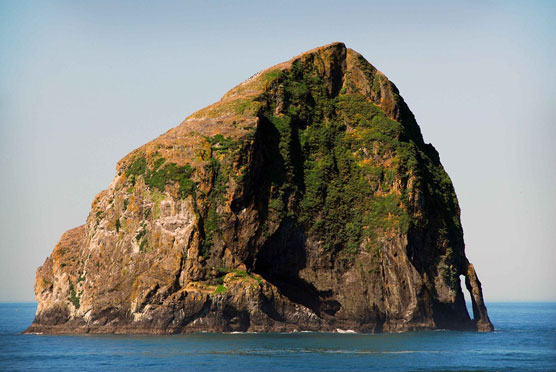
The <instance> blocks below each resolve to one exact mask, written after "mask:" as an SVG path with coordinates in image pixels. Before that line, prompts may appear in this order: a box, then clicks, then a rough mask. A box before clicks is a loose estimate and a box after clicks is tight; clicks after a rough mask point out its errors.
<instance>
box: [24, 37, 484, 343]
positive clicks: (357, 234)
mask: <svg viewBox="0 0 556 372" xmlns="http://www.w3.org/2000/svg"><path fill="white" fill-rule="evenodd" d="M459 215H460V211H459V206H458V202H457V198H456V194H455V192H454V188H453V186H452V183H451V181H450V178H449V177H448V175H447V174H446V172H445V171H444V169H443V167H442V165H441V163H440V160H439V156H438V153H437V152H436V150H435V149H434V147H433V146H432V145H430V144H426V143H425V142H424V141H423V138H422V136H421V132H420V129H419V126H418V125H417V123H416V121H415V119H414V117H413V114H412V113H411V111H410V110H409V108H408V107H407V105H406V104H405V102H404V101H403V99H402V98H401V97H400V95H399V93H398V90H397V88H396V87H395V86H394V84H392V83H391V82H390V81H389V80H388V79H387V78H386V77H385V76H384V75H383V74H382V73H381V72H380V71H378V70H377V69H375V68H374V67H373V66H372V65H371V64H370V63H369V62H367V61H366V60H365V59H364V58H363V57H362V56H361V55H360V54H358V53H357V52H355V51H353V50H351V49H347V48H346V47H345V45H344V44H342V43H334V44H330V45H326V46H323V47H320V48H316V49H313V50H311V51H308V52H306V53H303V54H301V55H300V56H297V57H295V58H293V59H291V60H290V61H288V62H284V63H281V64H279V65H276V66H274V67H271V68H269V69H267V70H264V71H262V72H260V73H258V74H255V75H254V76H253V77H251V78H250V79H248V80H247V81H245V82H243V83H241V84H240V85H238V86H237V87H235V88H233V89H232V90H230V91H229V92H228V93H226V95H225V96H224V97H223V98H222V99H221V100H220V101H219V102H217V103H215V104H213V105H211V106H209V107H206V108H204V109H202V110H200V111H198V112H196V113H195V114H193V115H191V116H190V117H188V118H187V119H186V120H185V121H183V122H182V123H181V124H180V125H178V126H177V127H175V128H173V129H170V130H169V131H168V132H166V133H164V134H163V135H161V136H160V137H158V138H157V139H155V140H153V141H151V142H149V143H147V144H145V145H143V146H142V147H140V148H138V149H136V150H134V151H133V152H131V153H130V154H129V155H127V156H126V157H125V158H123V159H122V160H120V161H119V162H118V165H117V174H116V177H115V178H114V180H113V181H112V183H111V184H110V185H109V187H108V189H107V190H105V191H102V192H100V193H99V194H98V195H97V196H96V198H95V200H94V201H93V204H92V207H91V212H90V214H89V217H88V218H87V221H86V223H85V225H83V226H80V227H77V228H75V229H72V230H69V231H67V232H66V233H64V234H63V235H62V238H61V239H60V242H59V243H58V244H57V245H56V247H55V248H54V251H53V252H52V255H51V256H50V257H49V258H47V259H46V261H45V263H44V264H43V265H42V266H41V267H40V268H39V269H38V271H37V278H36V285H35V292H36V297H37V301H38V303H39V305H38V309H37V314H36V317H35V320H34V322H33V324H32V325H31V327H30V328H29V329H28V330H27V332H45V333H84V332H94V333H155V334H166V333H184V332H198V331H208V332H222V331H257V332H266V331H295V330H297V331H302V330H312V331H338V330H340V331H342V330H354V331H359V332H398V331H407V330H419V329H437V328H448V329H469V330H479V331H490V330H492V329H493V327H492V324H491V323H490V320H489V318H488V315H487V310H486V308H485V306H484V303H483V298H482V291H481V285H480V282H479V280H478V278H477V275H476V273H475V270H474V269H473V266H472V265H471V264H470V263H469V262H468V260H467V259H466V257H465V251H464V242H463V231H462V227H461V223H460V216H459ZM460 276H464V277H465V282H466V287H467V289H468V290H469V292H470V293H471V297H472V300H473V312H474V314H473V319H471V318H470V316H469V315H468V313H467V310H466V307H465V302H464V297H463V293H462V288H461V285H460Z"/></svg>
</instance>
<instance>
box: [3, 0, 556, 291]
mask: <svg viewBox="0 0 556 372" xmlns="http://www.w3.org/2000/svg"><path fill="white" fill-rule="evenodd" d="M555 4H556V3H554V2H541V1H529V2H517V1H515V2H514V1H469V2H465V4H463V3H462V2H446V1H433V2H409V1H392V2H384V1H382V2H372V1H361V2H356V1H346V2H340V1H318V2H317V1H307V2H302V1H273V2H261V1H238V2H217V1H191V2H162V3H159V2H152V1H149V2H131V1H130V2H125V1H121V2H108V1H106V2H103V1H94V2H93V1H91V2H77V1H49V2H39V1H36V2H33V1H6V0H4V1H2V2H0V61H1V63H0V172H1V173H0V174H2V177H1V182H0V236H1V237H2V239H0V301H30V300H33V299H34V294H33V283H34V278H35V270H36V268H37V267H38V266H39V265H41V264H42V263H43V262H44V259H45V258H46V257H47V256H48V255H49V254H50V252H51V251H52V249H53V247H54V245H55V244H56V242H57V241H58V239H59V238H60V236H61V234H62V233H63V232H64V231H65V230H67V229H69V228H72V227H75V226H78V225H80V224H83V223H84V222H85V219H86V217H87V214H88V213H89V209H90V204H91V202H92V200H93V198H94V196H95V194H96V193H98V192H99V191H101V190H103V189H105V188H106V187H107V186H108V184H109V183H110V181H111V179H112V178H113V177H114V175H115V164H116V162H117V161H118V160H119V159H120V158H122V157H123V156H124V155H126V154H127V153H128V152H129V151H131V150H133V149H134V148H136V147H139V146H140V145H142V144H143V143H145V142H148V141H149V140H151V139H153V138H155V137H156V136H158V135H160V134H162V133H163V132H165V131H166V130H167V129H169V128H171V127H173V126H175V125H177V124H179V122H181V121H182V120H183V119H184V118H185V117H186V116H188V115H189V114H191V113H192V112H194V111H196V110H198V109H200V108H202V107H204V106H206V105H208V104H210V103H212V102H214V101H216V100H218V99H219V98H220V97H221V96H222V95H223V94H224V93H225V92H226V91H227V90H229V89H230V88H232V87H233V86H235V85H236V84H238V83H239V82H241V81H242V80H244V79H247V78H248V77H249V76H251V75H252V74H254V73H255V72H257V71H259V70H261V69H263V68H266V67H269V66H271V65H273V64H276V63H279V62H281V61H284V60H287V59H289V58H291V57H292V56H294V55H296V54H299V53H301V52H303V51H305V50H308V49H311V48H313V47H316V46H319V45H323V44H327V43H330V42H332V41H343V42H345V43H346V45H347V46H348V47H351V48H353V49H355V50H357V51H358V52H360V53H362V54H363V55H364V56H365V57H366V58H367V59H368V60H369V61H370V62H371V63H372V64H373V65H375V66H376V67H377V68H378V69H379V70H381V71H382V72H384V73H385V74H386V75H387V76H388V77H389V78H390V79H391V80H392V81H393V82H394V83H395V84H396V85H397V86H398V88H399V89H400V92H401V94H402V96H403V97H404V98H405V100H406V101H407V103H408V104H409V106H410V108H411V109H412V111H413V112H414V114H415V116H416V117H417V120H418V122H419V124H420V126H421V129H422V132H423V135H424V137H425V141H426V142H431V143H432V144H433V145H434V146H435V147H436V148H437V150H438V151H439V153H440V156H441V160H442V162H443V164H444V167H445V168H446V170H447V171H448V173H449V174H450V176H451V178H452V180H453V182H454V185H455V188H456V192H457V194H458V198H459V201H460V206H461V209H462V221H463V227H464V231H465V240H466V245H467V248H466V252H467V256H468V257H469V259H470V260H471V262H473V263H474V265H475V267H476V269H477V271H478V273H479V277H480V279H481V281H482V282H483V289H484V293H485V297H486V299H487V301H489V300H490V301H500V300H553V301H554V300H556V270H554V268H553V266H554V264H555V263H556V194H555V192H554V191H555V186H554V185H556V165H555V160H556V146H554V142H555V140H556V126H555V124H556V123H555V119H556V105H555V104H556V69H554V61H555V60H556V47H555V46H556V27H554V24H553V19H554V17H555V16H556V5H555Z"/></svg>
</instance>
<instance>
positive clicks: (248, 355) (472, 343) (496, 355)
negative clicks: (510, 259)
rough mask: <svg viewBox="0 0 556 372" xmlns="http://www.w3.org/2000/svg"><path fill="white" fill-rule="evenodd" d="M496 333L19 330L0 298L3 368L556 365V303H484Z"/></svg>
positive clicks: (26, 310)
mask: <svg viewBox="0 0 556 372" xmlns="http://www.w3.org/2000/svg"><path fill="white" fill-rule="evenodd" d="M487 306H488V310H489V314H490V317H491V320H492V321H493V323H494V325H495V327H496V331H495V332H492V333H475V332H456V331H430V332H408V333H399V334H375V335H362V334H326V333H324V334H323V333H295V334H193V335H174V336H120V335H84V336H46V335H22V334H21V331H23V330H24V329H25V328H26V327H27V326H29V324H30V323H31V321H32V320H33V316H34V313H35V309H36V304H34V303H23V304H8V303H4V304H0V370H1V371H17V370H26V371H27V370H80V371H93V370H138V371H142V370H157V371H158V370H162V371H178V370H179V371H183V370H191V371H202V370H210V371H229V370H243V371H265V372H268V371H316V370H321V371H364V370H369V371H556V303H490V304H488V305H487Z"/></svg>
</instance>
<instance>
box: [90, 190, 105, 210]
mask: <svg viewBox="0 0 556 372" xmlns="http://www.w3.org/2000/svg"><path fill="white" fill-rule="evenodd" d="M108 193H109V191H108V190H102V191H101V192H99V193H98V194H97V195H96V196H95V198H94V199H93V202H92V203H91V208H93V209H94V208H95V206H96V204H97V203H98V202H99V201H100V200H101V199H102V198H104V197H105V196H107V195H108Z"/></svg>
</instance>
